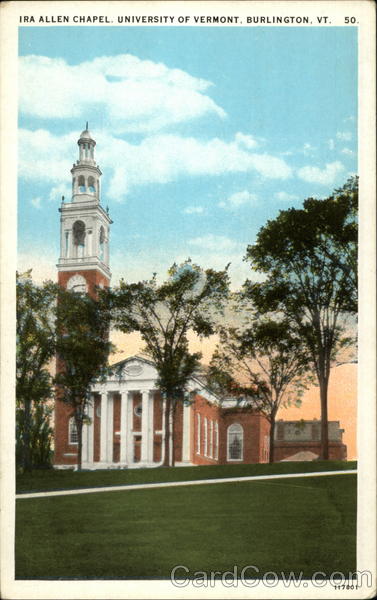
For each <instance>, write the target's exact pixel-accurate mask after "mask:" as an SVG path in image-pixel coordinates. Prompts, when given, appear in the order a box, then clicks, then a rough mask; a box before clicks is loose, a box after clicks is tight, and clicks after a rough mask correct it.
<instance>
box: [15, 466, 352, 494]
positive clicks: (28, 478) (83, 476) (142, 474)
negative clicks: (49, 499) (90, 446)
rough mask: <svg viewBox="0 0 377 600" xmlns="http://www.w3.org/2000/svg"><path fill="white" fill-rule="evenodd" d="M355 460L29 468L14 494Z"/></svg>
mask: <svg viewBox="0 0 377 600" xmlns="http://www.w3.org/2000/svg"><path fill="white" fill-rule="evenodd" d="M355 468H356V461H350V462H345V461H315V462H301V463H300V462H283V463H273V464H271V465H269V464H253V465H213V466H212V465H211V466H202V467H174V468H164V467H158V468H154V469H119V470H96V471H81V472H77V471H73V470H67V471H63V470H55V469H49V470H45V471H33V472H32V473H23V474H18V475H17V484H16V486H17V493H23V492H40V491H48V490H66V489H77V488H86V487H100V486H111V485H122V484H124V485H131V484H137V483H157V482H164V481H192V480H195V479H216V478H218V477H247V476H251V475H274V474H279V473H309V472H314V471H336V470H343V469H344V470H347V469H355Z"/></svg>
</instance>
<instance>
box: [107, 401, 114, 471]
mask: <svg viewBox="0 0 377 600" xmlns="http://www.w3.org/2000/svg"><path fill="white" fill-rule="evenodd" d="M106 459H107V462H108V463H112V462H113V459H114V396H113V394H112V393H109V394H108V395H107V453H106Z"/></svg>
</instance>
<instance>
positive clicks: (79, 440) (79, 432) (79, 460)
mask: <svg viewBox="0 0 377 600" xmlns="http://www.w3.org/2000/svg"><path fill="white" fill-rule="evenodd" d="M76 428H77V470H78V471H81V468H82V419H79V420H78V421H76Z"/></svg>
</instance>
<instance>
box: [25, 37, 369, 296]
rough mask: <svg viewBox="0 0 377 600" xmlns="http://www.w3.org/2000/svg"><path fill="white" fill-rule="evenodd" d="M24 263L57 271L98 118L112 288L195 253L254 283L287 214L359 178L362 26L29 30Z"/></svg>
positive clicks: (238, 280)
mask: <svg viewBox="0 0 377 600" xmlns="http://www.w3.org/2000/svg"><path fill="white" fill-rule="evenodd" d="M19 54H20V62H21V64H20V72H19V81H20V97H19V127H20V136H19V198H18V214H19V235H18V246H19V266H20V269H26V268H29V267H33V271H34V274H35V277H36V278H37V279H38V278H43V277H52V278H54V277H55V264H56V262H57V259H58V253H59V213H58V206H59V204H60V200H61V196H62V194H64V195H65V196H66V198H67V199H68V198H69V195H70V185H71V175H70V168H71V166H72V163H73V162H74V161H75V160H76V158H77V151H78V149H77V144H76V142H77V139H78V136H79V134H80V132H81V131H82V129H83V128H84V126H85V122H86V121H87V120H88V121H89V128H90V130H91V132H92V135H93V136H94V138H95V139H96V141H97V147H96V160H97V162H98V164H99V166H100V168H101V170H102V172H103V176H102V204H103V205H104V206H107V205H108V206H109V209H110V214H111V217H112V219H113V221H114V224H113V226H112V232H111V269H112V271H113V283H114V284H115V283H117V281H118V280H119V278H120V277H121V276H124V277H125V278H126V279H128V280H133V281H134V280H138V279H141V278H146V277H149V276H150V275H151V274H152V273H153V272H154V271H157V272H158V273H159V274H161V275H162V276H163V275H164V274H165V272H166V269H167V268H168V267H169V266H170V265H171V264H172V262H174V261H175V260H178V261H180V260H184V259H185V258H187V257H188V256H190V257H192V259H193V260H194V261H195V262H197V263H198V264H200V265H201V266H203V267H207V266H212V267H214V268H219V269H220V268H223V267H224V266H225V264H227V263H228V262H231V276H232V283H233V286H234V287H238V286H239V285H241V284H242V281H243V280H244V279H245V278H246V277H247V276H248V275H249V267H248V265H247V264H246V263H244V262H243V261H242V257H243V256H244V254H245V249H246V246H247V244H249V243H252V242H253V241H254V240H255V236H256V234H257V232H258V230H259V228H260V227H261V226H263V224H264V223H265V222H266V221H267V219H270V218H274V217H275V216H277V214H278V212H279V210H281V209H287V208H289V207H290V206H296V207H299V206H300V205H301V203H302V201H303V200H304V199H305V198H306V197H308V196H316V197H319V198H320V197H326V195H328V194H330V193H331V191H332V190H333V189H334V188H336V187H339V186H341V185H342V184H343V183H344V182H345V181H346V180H347V178H348V177H349V176H350V175H351V174H353V173H355V172H357V137H356V131H357V29H356V28H349V27H347V28H341V27H301V28H300V27H270V28H268V27H249V28H247V27H234V28H233V27H212V28H207V27H198V28H195V27H187V28H186V27H43V28H39V27H21V28H20V29H19Z"/></svg>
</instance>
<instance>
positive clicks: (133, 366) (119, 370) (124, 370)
mask: <svg viewBox="0 0 377 600" xmlns="http://www.w3.org/2000/svg"><path fill="white" fill-rule="evenodd" d="M114 375H115V376H116V377H117V378H118V379H120V380H124V381H126V380H130V379H132V380H133V379H136V380H138V379H148V380H149V379H156V378H157V371H156V369H155V367H154V365H153V363H152V362H151V361H149V360H147V359H144V358H142V357H140V356H130V357H129V358H126V359H125V360H122V361H120V362H119V363H116V364H115V365H112V376H114Z"/></svg>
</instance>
